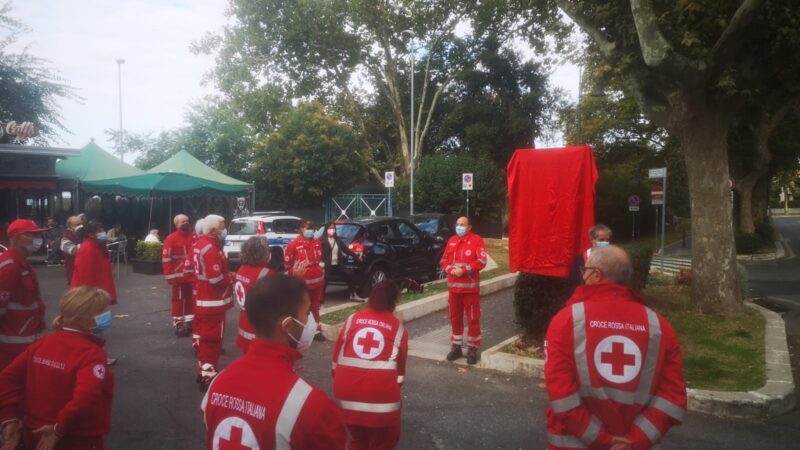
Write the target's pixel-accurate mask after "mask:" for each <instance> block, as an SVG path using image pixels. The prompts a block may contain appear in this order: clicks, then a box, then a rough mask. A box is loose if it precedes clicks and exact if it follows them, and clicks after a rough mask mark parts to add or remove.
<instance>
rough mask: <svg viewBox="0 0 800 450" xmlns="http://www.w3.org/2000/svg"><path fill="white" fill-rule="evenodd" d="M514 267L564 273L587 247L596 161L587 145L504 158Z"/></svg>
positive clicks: (556, 274)
mask: <svg viewBox="0 0 800 450" xmlns="http://www.w3.org/2000/svg"><path fill="white" fill-rule="evenodd" d="M507 173H508V204H509V227H508V235H509V260H510V263H511V270H512V271H513V272H517V271H519V272H526V273H535V274H538V275H545V276H552V277H560V278H566V277H567V276H568V275H569V270H570V266H571V264H572V262H573V260H574V258H575V255H577V254H579V253H581V252H582V251H583V250H584V249H586V248H588V247H589V246H590V242H589V237H588V235H587V233H588V231H589V228H591V227H592V225H594V185H595V182H596V181H597V166H595V163H594V157H593V156H592V149H591V148H590V147H588V146H580V147H566V148H546V149H535V150H534V149H524V150H517V151H516V152H514V156H512V157H511V161H510V162H509V163H508V172H507Z"/></svg>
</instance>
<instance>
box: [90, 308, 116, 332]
mask: <svg viewBox="0 0 800 450" xmlns="http://www.w3.org/2000/svg"><path fill="white" fill-rule="evenodd" d="M111 321H112V316H111V311H106V312H104V313H102V314H98V315H96V316H94V324H95V325H94V328H92V333H94V334H103V333H104V332H105V331H106V330H108V329H109V328H111Z"/></svg>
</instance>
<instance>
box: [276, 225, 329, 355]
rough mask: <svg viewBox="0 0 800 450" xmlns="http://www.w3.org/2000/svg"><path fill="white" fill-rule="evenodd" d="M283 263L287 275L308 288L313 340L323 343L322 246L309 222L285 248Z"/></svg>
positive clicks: (323, 290) (323, 274)
mask: <svg viewBox="0 0 800 450" xmlns="http://www.w3.org/2000/svg"><path fill="white" fill-rule="evenodd" d="M284 263H285V264H286V267H287V269H288V270H289V275H292V276H296V277H300V278H302V279H303V281H305V283H306V286H307V287H308V297H309V298H310V299H311V313H312V314H314V320H316V321H317V333H316V334H315V335H314V339H315V340H317V341H319V342H324V341H325V336H323V335H322V325H320V321H319V309H320V308H321V307H322V299H323V297H324V296H325V272H324V271H323V268H322V266H323V264H322V244H321V243H320V241H319V239H315V238H314V224H313V222H311V221H310V220H305V221H303V223H302V225H301V226H300V235H299V236H297V238H296V239H295V240H293V241H292V242H290V243H289V245H287V246H286V251H285V255H284ZM300 271H302V275H300Z"/></svg>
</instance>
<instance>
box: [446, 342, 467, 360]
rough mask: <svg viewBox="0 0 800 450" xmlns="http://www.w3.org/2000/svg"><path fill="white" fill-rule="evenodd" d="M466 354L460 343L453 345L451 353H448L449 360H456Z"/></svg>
mask: <svg viewBox="0 0 800 450" xmlns="http://www.w3.org/2000/svg"><path fill="white" fill-rule="evenodd" d="M462 356H464V353H463V352H462V351H461V346H460V345H453V348H452V349H451V350H450V353H448V354H447V360H448V361H455V360H457V359H458V358H461V357H462Z"/></svg>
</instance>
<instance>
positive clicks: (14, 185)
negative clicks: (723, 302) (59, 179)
mask: <svg viewBox="0 0 800 450" xmlns="http://www.w3.org/2000/svg"><path fill="white" fill-rule="evenodd" d="M0 189H46V190H48V191H55V190H56V182H55V181H30V180H19V181H16V180H14V181H12V180H0Z"/></svg>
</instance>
